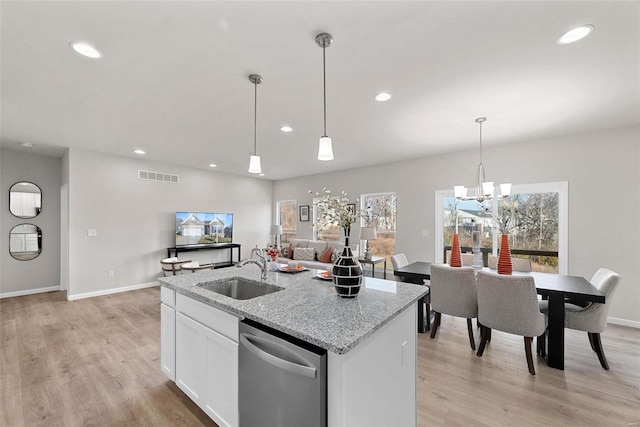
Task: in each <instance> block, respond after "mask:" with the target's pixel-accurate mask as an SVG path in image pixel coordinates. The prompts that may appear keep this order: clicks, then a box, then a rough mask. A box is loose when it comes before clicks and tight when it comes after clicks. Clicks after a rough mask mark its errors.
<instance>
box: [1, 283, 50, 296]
mask: <svg viewBox="0 0 640 427" xmlns="http://www.w3.org/2000/svg"><path fill="white" fill-rule="evenodd" d="M59 290H61V289H60V286H49V287H48V288H37V289H26V290H24V291H13V292H4V293H0V299H2V298H11V297H21V296H24V295H33V294H43V293H45V292H55V291H59Z"/></svg>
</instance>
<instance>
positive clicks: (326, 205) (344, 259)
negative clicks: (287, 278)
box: [309, 188, 364, 298]
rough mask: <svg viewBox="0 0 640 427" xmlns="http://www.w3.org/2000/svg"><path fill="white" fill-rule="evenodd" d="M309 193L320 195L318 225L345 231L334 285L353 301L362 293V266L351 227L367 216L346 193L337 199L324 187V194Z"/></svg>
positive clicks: (341, 295) (341, 293)
mask: <svg viewBox="0 0 640 427" xmlns="http://www.w3.org/2000/svg"><path fill="white" fill-rule="evenodd" d="M309 193H311V194H315V195H316V196H319V199H318V201H317V202H316V205H317V212H318V219H317V222H316V224H317V225H318V226H319V227H323V226H324V227H326V226H338V227H340V228H342V230H343V231H344V249H343V250H342V253H341V254H340V255H339V256H338V258H337V259H336V261H335V263H334V264H333V268H332V275H333V284H334V286H335V289H336V292H337V293H338V295H339V296H340V297H342V298H353V297H355V296H356V295H358V292H360V284H361V283H362V267H361V266H360V263H359V262H358V258H357V257H355V256H354V255H353V252H352V251H351V247H350V246H349V237H350V235H351V225H352V224H354V223H355V222H356V221H357V220H358V219H359V218H362V217H364V214H363V213H362V212H361V211H359V210H357V209H356V204H357V200H356V201H355V203H353V202H350V201H349V197H348V195H347V193H346V192H344V191H342V192H341V193H340V195H339V196H334V195H333V194H331V190H329V189H327V188H323V189H322V192H315V193H314V192H313V191H309Z"/></svg>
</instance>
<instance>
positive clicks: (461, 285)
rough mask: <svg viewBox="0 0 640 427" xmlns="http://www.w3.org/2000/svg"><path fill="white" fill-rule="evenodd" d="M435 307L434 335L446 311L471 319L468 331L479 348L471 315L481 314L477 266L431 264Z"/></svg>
mask: <svg viewBox="0 0 640 427" xmlns="http://www.w3.org/2000/svg"><path fill="white" fill-rule="evenodd" d="M430 282H431V291H430V294H431V309H432V310H433V311H434V312H435V320H434V322H433V325H432V327H431V338H432V339H433V338H435V336H436V332H437V331H438V327H439V326H440V323H441V321H442V314H448V315H450V316H455V317H462V318H465V319H467V331H468V333H469V344H470V345H471V349H472V350H475V349H476V342H475V339H474V338H473V326H472V323H471V319H473V318H476V317H478V294H477V290H476V275H475V270H474V269H473V267H450V266H448V265H447V264H432V265H431V280H430Z"/></svg>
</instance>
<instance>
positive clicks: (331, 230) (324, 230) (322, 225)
mask: <svg viewBox="0 0 640 427" xmlns="http://www.w3.org/2000/svg"><path fill="white" fill-rule="evenodd" d="M319 201H320V199H318V198H314V199H313V235H314V236H315V240H325V241H328V242H337V241H339V240H341V239H340V226H338V225H333V224H331V223H328V222H325V221H324V220H318V218H323V217H324V212H323V211H322V209H323V208H322V207H321V206H318V202H319Z"/></svg>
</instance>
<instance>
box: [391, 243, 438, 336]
mask: <svg viewBox="0 0 640 427" xmlns="http://www.w3.org/2000/svg"><path fill="white" fill-rule="evenodd" d="M391 265H392V266H393V269H394V270H397V269H399V268H400V267H404V266H407V265H409V260H408V259H407V256H406V255H405V254H403V253H400V254H395V255H392V256H391ZM394 278H395V280H396V281H400V282H403V281H404V278H402V277H398V276H394ZM423 284H424V286H426V287H427V288H429V287H430V286H429V284H428V283H426V282H424V283H423ZM418 303H419V304H424V310H425V311H424V312H425V313H426V316H425V317H426V327H427V329H431V290H429V294H427V295H425V296H424V297H422V298H421V299H420V301H419V302H418Z"/></svg>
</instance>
